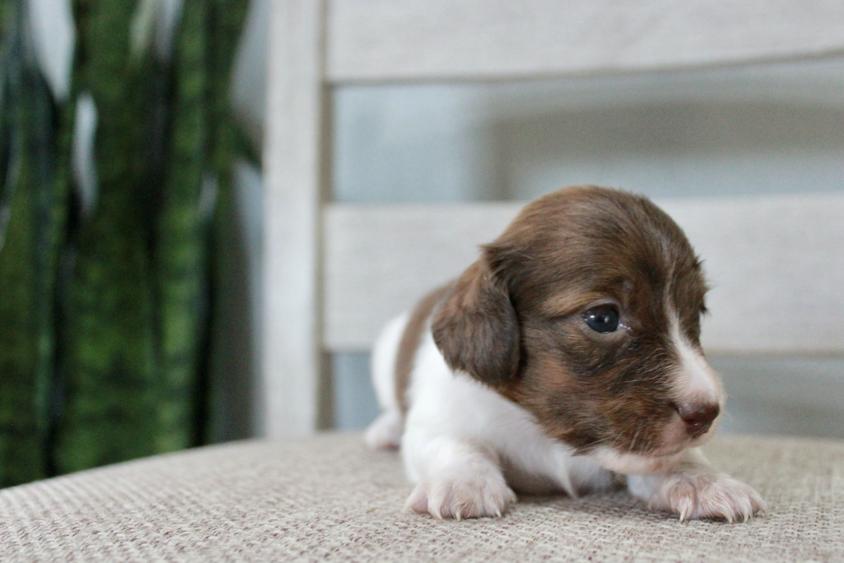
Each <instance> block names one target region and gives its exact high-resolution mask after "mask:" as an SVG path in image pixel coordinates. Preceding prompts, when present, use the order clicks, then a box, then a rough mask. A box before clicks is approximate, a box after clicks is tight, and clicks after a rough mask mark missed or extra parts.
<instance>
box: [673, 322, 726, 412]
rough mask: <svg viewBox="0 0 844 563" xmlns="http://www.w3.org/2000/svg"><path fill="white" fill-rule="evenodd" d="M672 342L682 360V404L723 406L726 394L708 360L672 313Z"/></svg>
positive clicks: (678, 385) (679, 385) (678, 378)
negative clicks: (714, 404) (682, 329)
mask: <svg viewBox="0 0 844 563" xmlns="http://www.w3.org/2000/svg"><path fill="white" fill-rule="evenodd" d="M670 317H671V320H670V322H671V340H672V342H673V344H674V349H675V350H676V352H677V355H678V356H679V358H680V370H679V373H678V377H677V394H678V400H679V401H681V402H699V403H717V404H718V405H719V406H723V403H724V392H723V389H722V387H721V384H720V382H719V380H718V376H717V375H716V374H715V371H714V370H713V369H712V367H711V366H710V365H709V362H707V361H706V358H704V357H703V355H702V354H701V353H700V352H699V351H698V350H696V349H695V348H694V347H693V346H692V345H691V343H689V341H688V339H687V338H686V337H685V336H683V334H682V333H681V332H680V320H679V318H678V315H677V313H676V312H674V311H671V313H670Z"/></svg>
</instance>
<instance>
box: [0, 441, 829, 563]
mask: <svg viewBox="0 0 844 563" xmlns="http://www.w3.org/2000/svg"><path fill="white" fill-rule="evenodd" d="M707 450H708V453H709V456H710V458H711V459H712V460H713V461H714V462H715V463H717V464H718V465H719V466H721V467H723V468H724V469H726V470H728V471H730V472H732V473H733V474H735V475H736V476H737V477H740V478H742V479H745V480H747V481H748V482H750V483H751V484H753V485H754V486H755V487H757V489H759V491H760V492H761V493H762V495H763V496H764V497H765V498H766V499H767V501H768V503H769V505H770V510H769V513H768V515H767V516H765V517H763V518H758V519H755V520H753V521H751V522H749V523H747V524H733V525H730V524H725V523H719V522H689V523H680V522H678V521H677V520H676V518H674V517H671V516H668V515H663V514H654V513H652V512H649V511H648V510H646V509H644V508H643V507H642V506H641V505H640V504H639V503H638V502H636V501H634V500H633V499H632V498H630V497H629V496H627V495H626V494H625V493H623V492H618V493H611V494H604V495H596V496H588V497H584V498H581V499H576V500H574V499H568V498H564V497H554V498H525V499H521V501H520V502H519V503H518V504H517V505H516V506H515V508H514V509H513V510H511V511H510V513H509V514H507V515H506V516H505V517H504V518H502V519H483V520H469V521H462V522H439V521H436V520H433V519H431V518H429V517H425V516H418V515H415V514H408V513H405V512H402V510H401V508H402V503H403V502H404V499H405V496H406V495H407V494H408V492H409V486H408V485H407V483H406V482H405V480H404V478H403V475H402V471H401V466H400V462H399V459H398V456H397V455H396V454H394V453H389V452H370V451H367V450H366V449H365V448H364V446H363V444H362V440H361V438H360V436H359V435H324V436H320V437H318V438H315V439H309V440H302V441H294V442H288V443H262V442H246V443H238V444H233V445H225V446H218V447H211V448H204V449H198V450H194V451H190V452H187V453H181V454H175V455H169V456H162V457H156V458H151V459H146V460H140V461H136V462H131V463H126V464H122V465H116V466H112V467H107V468H103V469H98V470H93V471H87V472H83V473H79V474H76V475H71V476H67V477H62V478H58V479H52V480H48V481H43V482H39V483H34V484H31V485H25V486H21V487H16V488H12V489H7V490H5V491H2V492H0V549H2V559H12V560H15V559H19V560H44V561H55V560H97V559H101V560H109V561H126V560H144V561H147V560H162V559H168V560H183V559H191V560H220V559H235V560H241V559H246V560H270V559H272V560H315V561H322V560H350V561H392V560H407V561H426V560H427V561H433V560H437V561H444V560H453V561H458V560H459V561H487V560H493V561H529V560H540V559H548V560H567V559H573V560H584V559H592V560H653V559H660V560H661V559H665V560H684V561H690V560H712V561H725V560H730V561H740V560H746V561H773V560H788V561H798V560H799V561H806V560H816V561H826V560H844V443H842V442H828V441H808V440H797V439H789V438H782V439H773V438H754V437H723V438H720V439H718V440H716V442H715V443H713V444H712V445H711V446H709V447H708V448H707Z"/></svg>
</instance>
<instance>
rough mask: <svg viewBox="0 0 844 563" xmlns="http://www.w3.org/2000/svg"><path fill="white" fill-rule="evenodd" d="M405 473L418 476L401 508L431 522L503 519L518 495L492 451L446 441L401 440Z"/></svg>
mask: <svg viewBox="0 0 844 563" xmlns="http://www.w3.org/2000/svg"><path fill="white" fill-rule="evenodd" d="M403 447H404V449H405V460H406V462H407V464H408V472H409V473H410V474H411V475H413V476H415V477H417V478H418V482H417V484H416V487H415V488H414V489H413V492H412V493H411V494H410V497H408V499H407V503H406V504H405V507H406V508H407V509H410V510H413V511H415V512H420V513H425V512H427V513H429V514H431V515H432V516H434V517H435V518H441V519H442V518H455V519H457V520H460V519H462V518H480V517H483V516H501V515H502V514H503V513H504V511H505V510H506V509H507V506H508V505H509V504H510V503H512V502H515V500H516V495H515V494H514V493H513V491H512V490H511V489H510V487H508V486H507V482H506V481H505V480H504V474H503V473H502V471H501V468H500V466H499V463H498V456H497V455H496V454H495V453H494V452H493V451H491V450H488V449H486V448H483V447H479V446H476V445H473V444H471V443H468V442H464V441H461V440H458V439H454V438H450V437H442V436H440V437H434V438H424V437H421V436H419V435H418V434H417V435H411V436H407V435H406V436H405V442H404V444H403Z"/></svg>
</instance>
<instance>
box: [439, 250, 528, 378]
mask: <svg viewBox="0 0 844 563" xmlns="http://www.w3.org/2000/svg"><path fill="white" fill-rule="evenodd" d="M431 330H432V332H433V334H434V342H436V344H437V347H438V348H439V349H440V352H442V355H443V357H445V361H446V363H447V364H448V365H449V367H450V368H451V369H454V370H461V371H465V372H466V373H468V374H469V375H471V376H473V377H474V378H475V379H478V380H480V381H482V382H484V383H487V384H489V385H493V386H495V385H499V384H502V383H505V382H507V381H508V380H510V379H512V378H513V377H515V375H516V371H517V370H518V367H519V320H518V318H517V317H516V311H515V310H514V309H513V305H512V304H511V303H510V296H509V294H508V292H507V289H506V287H504V285H503V284H502V283H500V282H499V281H497V280H496V279H495V276H494V274H493V273H492V272H491V271H490V268H489V265H488V264H487V261H486V258H481V259H480V260H478V261H477V262H475V263H474V264H472V266H470V267H469V269H467V270H466V271H465V272H463V275H462V276H460V278H459V279H458V280H457V281H456V282H455V284H454V287H453V288H452V289H451V291H450V293H448V294H447V295H446V297H445V300H444V301H443V302H442V304H441V305H440V306H439V308H438V309H437V311H436V312H435V313H434V317H433V321H432V325H431Z"/></svg>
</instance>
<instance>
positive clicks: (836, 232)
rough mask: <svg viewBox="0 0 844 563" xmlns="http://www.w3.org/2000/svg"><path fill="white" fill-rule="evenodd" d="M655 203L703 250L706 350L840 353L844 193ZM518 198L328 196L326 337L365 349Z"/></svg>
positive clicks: (496, 228)
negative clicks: (428, 200) (432, 200)
mask: <svg viewBox="0 0 844 563" xmlns="http://www.w3.org/2000/svg"><path fill="white" fill-rule="evenodd" d="M658 203H661V204H662V206H663V207H664V208H665V209H666V210H667V211H668V212H669V213H670V214H671V215H672V216H673V217H674V218H675V219H676V220H677V222H678V223H679V224H680V225H681V226H682V227H683V228H684V229H685V230H686V233H687V235H688V236H689V239H690V240H691V241H692V244H693V245H694V246H695V248H696V249H697V251H698V252H699V254H700V255H701V256H702V257H703V258H704V260H705V269H706V271H707V274H708V277H709V279H710V281H711V283H712V285H713V289H712V291H711V293H710V296H709V300H708V304H709V308H710V311H711V314H710V315H709V316H708V317H707V318H706V320H705V323H704V329H703V333H704V344H705V346H706V347H707V349H708V350H710V351H712V352H729V353H741V354H744V353H778V354H787V353H801V354H802V353H844V323H842V322H841V318H840V317H841V314H842V313H844V292H842V291H841V288H842V287H844V252H842V245H844V192H838V193H827V194H814V195H809V194H807V195H777V196H748V197H731V198H712V199H681V200H672V201H664V202H658ZM520 207H521V204H517V203H512V204H510V203H507V204H482V203H481V204H479V203H473V204H459V205H417V206H414V205H400V206H355V205H332V206H329V207H328V208H327V209H326V215H325V238H326V247H325V261H326V262H325V275H326V279H325V284H326V285H325V289H326V307H325V327H326V333H325V344H326V346H327V348H328V349H330V350H335V351H338V350H363V349H366V348H368V347H369V346H370V345H371V343H372V341H373V338H374V337H375V335H376V334H377V331H378V330H379V328H380V327H381V325H382V324H383V323H384V322H385V321H386V320H387V319H389V318H390V317H391V316H393V315H395V314H397V313H399V312H401V311H403V310H405V309H407V308H408V307H410V306H411V305H412V304H413V303H414V300H415V299H417V298H419V297H420V296H421V295H422V294H423V293H424V292H426V291H427V290H429V289H431V288H433V287H435V286H436V285H437V284H439V283H442V282H444V281H446V280H448V279H449V278H451V277H453V276H454V275H456V274H458V273H459V272H460V271H461V270H462V269H463V268H465V267H466V266H468V265H469V264H470V263H471V262H472V261H473V260H474V259H475V257H476V256H477V245H478V244H480V243H483V242H488V241H490V240H492V239H493V238H495V236H496V235H497V234H498V233H499V232H500V231H501V230H503V228H504V227H505V226H506V224H507V223H508V222H509V221H510V220H511V219H512V217H514V216H515V214H516V212H517V211H518V209H519V208H520Z"/></svg>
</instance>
